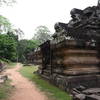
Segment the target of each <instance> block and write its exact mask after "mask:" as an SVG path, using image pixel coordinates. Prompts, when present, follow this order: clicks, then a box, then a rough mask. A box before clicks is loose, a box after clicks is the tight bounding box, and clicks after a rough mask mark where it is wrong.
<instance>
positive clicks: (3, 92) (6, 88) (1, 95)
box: [0, 80, 12, 100]
mask: <svg viewBox="0 0 100 100" xmlns="http://www.w3.org/2000/svg"><path fill="white" fill-rule="evenodd" d="M11 90H12V86H11V85H10V81H9V80H8V81H7V82H5V83H4V84H2V85H0V100H4V99H6V98H8V96H9V93H10V92H11Z"/></svg>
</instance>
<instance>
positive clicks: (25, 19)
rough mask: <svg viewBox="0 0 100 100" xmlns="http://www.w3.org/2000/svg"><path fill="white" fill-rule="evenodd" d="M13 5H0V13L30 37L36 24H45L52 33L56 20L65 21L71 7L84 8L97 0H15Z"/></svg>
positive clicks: (95, 3) (68, 17) (68, 16)
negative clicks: (15, 2)
mask: <svg viewBox="0 0 100 100" xmlns="http://www.w3.org/2000/svg"><path fill="white" fill-rule="evenodd" d="M16 1H17V4H14V6H13V7H1V8H0V15H3V16H5V17H7V18H8V19H9V20H10V22H11V23H12V24H13V25H14V26H16V27H19V28H21V29H22V30H23V31H24V33H25V37H24V38H27V39H31V38H32V37H33V35H34V32H35V29H36V27H37V26H40V25H45V26H47V27H48V28H49V30H50V31H51V32H52V33H54V24H55V23H56V22H64V23H67V22H68V21H69V20H70V10H71V9H72V8H79V9H84V8H86V7H87V6H93V5H97V1H98V0H16Z"/></svg>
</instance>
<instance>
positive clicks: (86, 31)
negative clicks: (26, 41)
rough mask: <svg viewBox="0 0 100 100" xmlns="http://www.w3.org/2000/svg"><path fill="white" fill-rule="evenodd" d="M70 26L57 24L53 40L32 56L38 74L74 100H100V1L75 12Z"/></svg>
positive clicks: (72, 11) (74, 10)
mask: <svg viewBox="0 0 100 100" xmlns="http://www.w3.org/2000/svg"><path fill="white" fill-rule="evenodd" d="M70 14H71V17H72V19H71V20H70V21H69V23H67V24H66V23H56V24H55V26H54V28H55V33H54V35H53V40H48V41H46V42H45V43H43V44H41V45H40V47H39V48H38V49H37V50H36V51H35V52H34V53H33V56H34V60H33V63H34V64H37V65H39V70H38V74H39V75H41V76H42V77H44V78H45V79H48V80H49V81H50V82H51V83H53V84H55V85H56V86H58V87H59V88H61V89H63V90H65V91H67V92H69V93H70V94H71V95H72V96H73V100H100V0H99V1H98V5H97V6H93V7H87V8H85V9H84V10H80V9H76V8H74V9H72V10H71V12H70Z"/></svg>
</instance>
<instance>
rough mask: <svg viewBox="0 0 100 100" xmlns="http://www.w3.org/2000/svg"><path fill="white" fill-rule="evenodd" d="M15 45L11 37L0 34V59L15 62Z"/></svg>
mask: <svg viewBox="0 0 100 100" xmlns="http://www.w3.org/2000/svg"><path fill="white" fill-rule="evenodd" d="M16 47H17V43H16V41H15V40H14V38H12V37H11V36H9V35H7V34H0V58H1V59H2V58H5V59H9V60H11V61H15V60H16Z"/></svg>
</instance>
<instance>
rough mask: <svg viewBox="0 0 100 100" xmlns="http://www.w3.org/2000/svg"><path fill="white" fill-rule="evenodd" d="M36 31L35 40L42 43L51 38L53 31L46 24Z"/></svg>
mask: <svg viewBox="0 0 100 100" xmlns="http://www.w3.org/2000/svg"><path fill="white" fill-rule="evenodd" d="M35 31H36V32H35V35H34V37H33V40H37V41H39V43H40V44H42V43H44V42H45V41H47V40H48V39H51V32H50V30H49V29H48V28H47V27H46V26H38V27H37V28H36V30H35Z"/></svg>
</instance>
